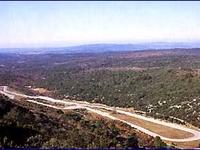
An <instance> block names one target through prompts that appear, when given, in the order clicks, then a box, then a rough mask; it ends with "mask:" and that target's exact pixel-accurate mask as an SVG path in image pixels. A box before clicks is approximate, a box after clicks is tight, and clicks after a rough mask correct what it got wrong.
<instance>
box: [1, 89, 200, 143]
mask: <svg viewBox="0 0 200 150" xmlns="http://www.w3.org/2000/svg"><path fill="white" fill-rule="evenodd" d="M0 93H1V94H4V95H6V96H8V97H9V98H10V99H14V98H15V96H20V97H24V98H26V99H27V101H29V102H32V103H36V104H39V105H44V106H47V107H51V108H55V109H63V110H66V109H86V110H88V111H90V112H93V113H96V114H99V115H101V116H104V117H108V118H110V119H112V120H118V121H121V122H123V123H126V124H128V125H130V126H131V127H134V128H136V129H138V130H139V131H141V132H144V133H146V134H148V135H150V136H153V137H156V136H159V137H160V138H161V139H162V140H166V141H172V142H189V141H194V140H199V139H200V131H197V130H194V129H191V128H188V127H186V126H183V125H179V124H175V123H169V122H165V121H161V120H158V119H154V118H150V117H146V116H142V115H139V114H136V113H133V112H129V111H126V110H124V109H123V108H118V107H117V108H113V107H110V106H107V105H104V104H97V103H89V102H85V101H74V100H73V101H69V100H59V99H54V98H50V97H46V96H28V95H25V94H20V93H17V92H14V91H9V88H8V87H7V86H1V87H0ZM38 99H41V100H45V101H47V102H51V103H60V104H64V106H63V107H58V106H55V105H53V104H46V103H42V102H38ZM101 109H105V110H107V111H106V112H105V111H102V110H101ZM113 110H114V111H116V112H117V113H119V114H124V115H127V116H130V117H134V118H138V119H141V120H145V121H149V122H152V123H156V124H159V125H161V126H167V127H170V128H174V129H178V130H182V131H185V132H189V133H191V134H192V135H193V136H191V137H187V138H181V139H177V138H169V137H165V136H163V135H159V134H158V133H155V132H152V131H150V130H148V129H145V128H143V127H141V126H138V125H136V124H134V123H132V122H130V121H129V120H125V119H120V118H118V117H117V115H115V116H113V115H112V114H111V113H109V112H112V111H113Z"/></svg>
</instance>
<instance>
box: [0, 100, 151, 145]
mask: <svg viewBox="0 0 200 150" xmlns="http://www.w3.org/2000/svg"><path fill="white" fill-rule="evenodd" d="M80 111H81V112H80ZM85 116H88V115H87V112H85V111H84V110H79V111H70V112H61V110H60V111H56V110H54V109H50V108H48V109H46V108H45V107H44V106H39V105H35V104H32V103H30V104H29V103H22V102H19V101H12V102H11V101H10V100H9V99H8V98H6V97H4V96H0V147H4V148H8V147H15V148H16V147H43V148H50V147H51V148H53V147H54V148H67V147H68V148H69V147H70V148H73V147H74V148H97V147H98V148H107V147H118V148H120V147H135V148H136V147H139V146H140V147H143V146H148V147H151V146H153V144H152V142H149V141H148V142H149V143H147V144H146V143H145V142H144V141H146V139H142V137H141V136H138V134H136V131H134V130H131V129H130V128H129V130H130V134H127V133H126V134H124V133H123V131H121V129H120V128H118V127H117V126H116V125H117V123H116V122H109V121H106V120H98V119H88V118H87V117H85ZM118 126H119V125H118ZM121 127H122V126H121ZM138 139H139V140H138ZM149 139H151V140H152V141H153V139H152V138H151V137H149ZM151 144H152V145H151Z"/></svg>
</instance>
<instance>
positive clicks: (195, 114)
mask: <svg viewBox="0 0 200 150" xmlns="http://www.w3.org/2000/svg"><path fill="white" fill-rule="evenodd" d="M0 58H1V59H0V64H1V65H0V84H1V85H9V86H11V87H13V88H16V89H18V90H21V91H22V92H25V93H27V94H38V93H36V92H35V91H33V90H32V88H36V87H42V88H45V89H48V90H49V91H51V92H52V93H51V94H52V95H51V96H55V97H59V98H69V99H76V100H84V101H90V102H97V103H104V104H107V105H110V106H120V107H134V108H135V109H138V110H142V111H145V112H146V114H147V115H150V116H153V117H155V118H161V119H165V120H168V121H171V122H176V123H181V124H184V123H185V122H189V123H191V124H193V125H195V126H197V127H200V118H199V115H200V107H199V105H200V95H199V93H200V86H199V84H200V71H199V69H200V62H199V59H200V53H199V49H172V50H158V51H153V50H152V51H140V52H105V53H84V54H82V53H77V54H73V53H71V54H40V55H11V54H10V55H4V54H1V55H0ZM135 68H136V69H135ZM28 86H31V88H30V87H28ZM44 94H45V93H44ZM48 94H49V93H48Z"/></svg>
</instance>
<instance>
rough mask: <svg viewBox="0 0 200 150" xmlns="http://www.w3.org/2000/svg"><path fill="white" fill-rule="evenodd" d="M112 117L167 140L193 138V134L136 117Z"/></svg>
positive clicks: (119, 115) (120, 115)
mask: <svg viewBox="0 0 200 150" xmlns="http://www.w3.org/2000/svg"><path fill="white" fill-rule="evenodd" d="M112 116H115V117H118V118H119V119H122V120H125V121H129V122H131V123H133V124H135V125H138V126H141V127H143V128H145V129H148V130H150V131H152V132H155V133H157V134H160V135H162V136H164V137H167V138H176V139H183V138H188V137H192V136H193V134H192V133H189V132H185V131H182V130H179V129H175V128H171V127H167V126H163V125H160V124H157V123H153V122H150V121H145V120H142V119H138V118H135V117H130V116H126V115H123V114H112Z"/></svg>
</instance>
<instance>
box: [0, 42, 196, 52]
mask: <svg viewBox="0 0 200 150" xmlns="http://www.w3.org/2000/svg"><path fill="white" fill-rule="evenodd" d="M174 48H186V49H188V48H200V42H199V43H181V42H180V43H178V42H177V43H170V42H154V43H140V44H88V45H79V46H70V47H51V48H3V49H0V53H18V54H40V53H97V52H115V51H138V50H158V49H174Z"/></svg>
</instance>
